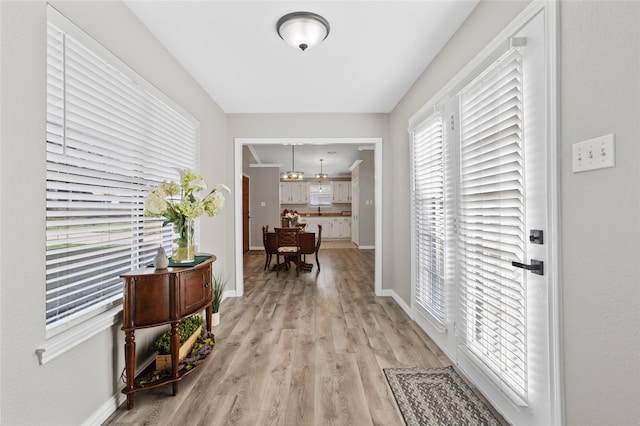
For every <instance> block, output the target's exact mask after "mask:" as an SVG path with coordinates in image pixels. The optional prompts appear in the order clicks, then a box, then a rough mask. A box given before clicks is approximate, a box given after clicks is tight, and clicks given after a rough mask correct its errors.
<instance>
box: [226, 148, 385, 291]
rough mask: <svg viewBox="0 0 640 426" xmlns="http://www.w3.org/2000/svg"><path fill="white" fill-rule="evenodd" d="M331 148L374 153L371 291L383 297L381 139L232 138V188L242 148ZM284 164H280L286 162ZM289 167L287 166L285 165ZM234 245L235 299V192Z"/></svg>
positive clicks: (238, 228)
mask: <svg viewBox="0 0 640 426" xmlns="http://www.w3.org/2000/svg"><path fill="white" fill-rule="evenodd" d="M294 143H295V144H296V145H331V144H338V145H340V144H350V145H356V146H359V145H370V146H373V150H374V179H373V181H374V183H373V187H374V194H375V196H374V198H375V205H374V212H375V223H374V233H375V236H374V245H373V248H374V249H375V262H374V263H375V274H374V276H375V277H374V288H375V293H376V295H378V296H379V295H381V294H382V250H381V247H382V202H383V198H382V195H383V194H382V138H295V139H293V138H235V140H234V170H235V176H236V182H235V187H236V188H242V186H241V185H242V183H243V182H242V176H243V148H244V147H245V146H247V145H254V146H255V145H283V144H285V145H286V144H289V145H292V144H294ZM286 161H287V160H286V159H285V160H283V162H286ZM286 164H288V163H286ZM234 200H235V211H236V215H237V216H236V218H237V219H238V220H236V221H235V241H236V275H235V278H236V288H235V296H241V295H242V294H243V293H244V284H243V253H244V251H243V244H240V241H241V240H242V239H243V229H242V228H243V223H244V220H239V219H241V216H240V214H241V213H240V212H242V191H236V192H235V197H234Z"/></svg>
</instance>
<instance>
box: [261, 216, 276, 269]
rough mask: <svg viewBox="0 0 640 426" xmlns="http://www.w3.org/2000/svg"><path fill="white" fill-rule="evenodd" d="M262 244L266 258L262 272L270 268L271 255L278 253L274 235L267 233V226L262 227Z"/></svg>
mask: <svg viewBox="0 0 640 426" xmlns="http://www.w3.org/2000/svg"><path fill="white" fill-rule="evenodd" d="M262 243H263V244H264V252H265V257H266V259H265V261H264V269H263V270H266V269H267V268H268V267H269V266H271V259H273V255H274V254H276V253H277V252H278V246H277V245H276V238H275V234H273V233H271V234H270V233H269V225H267V226H263V227H262Z"/></svg>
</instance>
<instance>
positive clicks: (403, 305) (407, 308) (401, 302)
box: [380, 288, 414, 320]
mask: <svg viewBox="0 0 640 426" xmlns="http://www.w3.org/2000/svg"><path fill="white" fill-rule="evenodd" d="M380 296H383V297H384V296H386V297H391V298H393V300H395V301H396V303H397V304H398V305H399V306H400V307H401V308H402V310H403V311H404V313H405V314H407V316H408V317H409V318H411V319H412V320H413V319H414V318H413V312H412V310H411V307H410V306H409V305H407V304H406V303H405V301H404V300H402V298H401V297H400V296H398V293H396V292H395V291H394V290H392V289H388V288H387V289H382V292H381V294H380Z"/></svg>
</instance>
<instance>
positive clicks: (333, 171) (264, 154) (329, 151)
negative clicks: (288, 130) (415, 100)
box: [250, 143, 374, 178]
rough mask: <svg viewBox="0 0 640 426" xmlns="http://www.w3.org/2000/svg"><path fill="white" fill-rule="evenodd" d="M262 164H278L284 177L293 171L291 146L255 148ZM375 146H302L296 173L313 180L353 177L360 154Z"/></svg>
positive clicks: (254, 146) (298, 153)
mask: <svg viewBox="0 0 640 426" xmlns="http://www.w3.org/2000/svg"><path fill="white" fill-rule="evenodd" d="M250 147H251V149H252V151H253V154H254V156H255V157H256V160H257V161H256V162H257V163H258V164H278V165H280V173H284V172H286V171H289V170H291V169H292V161H291V160H292V158H291V145H275V144H268V145H251V146H250ZM373 148H374V146H373V144H362V145H353V144H333V143H327V144H299V145H295V147H294V149H295V170H296V171H299V172H303V173H304V177H305V178H313V177H314V176H315V174H316V173H319V172H320V159H323V160H324V161H323V162H322V171H323V172H324V173H327V174H328V175H329V177H350V176H351V171H350V170H349V168H350V167H351V166H352V165H353V163H354V162H355V161H357V160H359V159H360V150H362V149H373Z"/></svg>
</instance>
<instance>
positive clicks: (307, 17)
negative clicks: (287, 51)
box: [276, 12, 329, 51]
mask: <svg viewBox="0 0 640 426" xmlns="http://www.w3.org/2000/svg"><path fill="white" fill-rule="evenodd" d="M276 29H277V30H278V35H279V36H280V38H282V39H283V40H284V41H286V42H287V43H288V44H290V45H291V46H293V47H295V48H296V49H300V50H302V51H305V50H307V49H310V48H312V47H314V46H316V45H318V44H320V42H321V41H323V40H324V39H325V38H327V36H328V35H329V22H328V21H327V20H326V19H324V18H323V17H322V16H320V15H318V14H316V13H311V12H292V13H288V14H286V15H284V16H283V17H282V18H280V19H278V23H277V24H276Z"/></svg>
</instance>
